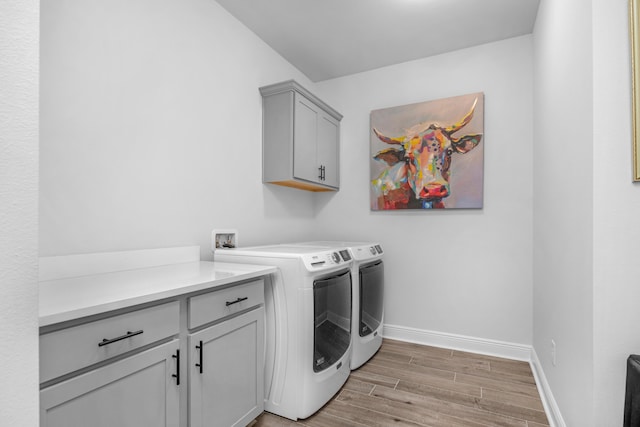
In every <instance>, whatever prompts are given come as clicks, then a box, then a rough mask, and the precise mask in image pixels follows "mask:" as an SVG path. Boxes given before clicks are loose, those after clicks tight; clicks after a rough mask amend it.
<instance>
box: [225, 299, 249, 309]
mask: <svg viewBox="0 0 640 427" xmlns="http://www.w3.org/2000/svg"><path fill="white" fill-rule="evenodd" d="M248 299H249V297H244V298H239V297H238V299H237V300H235V301H227V307H229V306H230V305H233V304H237V303H239V302H242V301H245V300H248Z"/></svg>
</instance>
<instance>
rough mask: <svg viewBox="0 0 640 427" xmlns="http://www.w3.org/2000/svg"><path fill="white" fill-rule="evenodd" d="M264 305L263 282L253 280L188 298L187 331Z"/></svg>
mask: <svg viewBox="0 0 640 427" xmlns="http://www.w3.org/2000/svg"><path fill="white" fill-rule="evenodd" d="M259 304H264V280H262V279H260V280H254V281H252V282H248V283H245V284H243V285H236V286H232V287H230V288H225V289H222V290H218V291H212V292H209V293H206V294H202V295H197V296H194V297H191V298H189V329H193V328H197V327H198V326H201V325H204V324H207V323H210V322H214V321H216V320H218V319H222V318H223V317H226V316H229V315H231V314H234V313H238V312H240V311H242V310H245V309H247V308H250V307H255V306H256V305H259Z"/></svg>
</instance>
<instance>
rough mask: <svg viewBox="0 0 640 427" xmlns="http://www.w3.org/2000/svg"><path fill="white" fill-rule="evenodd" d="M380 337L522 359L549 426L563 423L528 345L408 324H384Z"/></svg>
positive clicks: (536, 359)
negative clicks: (532, 377) (415, 326)
mask: <svg viewBox="0 0 640 427" xmlns="http://www.w3.org/2000/svg"><path fill="white" fill-rule="evenodd" d="M382 336H383V337H384V338H389V339H394V340H399V341H406V342H412V343H416V344H423V345H430V346H434V347H444V348H450V349H452V350H460V351H468V352H471V353H478V354H485V355H489V356H496V357H503V358H506V359H513V360H523V361H526V362H529V364H530V365H531V371H532V372H533V375H534V378H535V379H536V384H537V386H538V392H539V393H540V398H541V399H542V404H543V406H544V409H545V412H546V414H547V418H549V426H550V427H566V424H565V423H564V420H563V419H562V415H561V414H560V408H559V407H558V404H557V403H556V401H555V399H554V398H553V393H552V392H551V388H550V387H549V383H548V382H547V379H546V377H545V375H544V371H543V370H542V365H541V364H540V360H539V359H538V356H537V355H536V352H535V350H534V349H533V347H532V346H530V345H526V344H516V343H510V342H504V341H497V340H490V339H484V338H476V337H469V336H465V335H456V334H448V333H444V332H435V331H427V330H424V329H415V328H408V327H405V326H398V325H384V327H383V329H382Z"/></svg>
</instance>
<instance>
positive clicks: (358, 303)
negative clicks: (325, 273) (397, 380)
mask: <svg viewBox="0 0 640 427" xmlns="http://www.w3.org/2000/svg"><path fill="white" fill-rule="evenodd" d="M296 245H301V246H312V247H325V248H328V249H342V248H344V247H346V248H347V250H348V251H349V253H350V254H351V258H353V265H352V266H351V277H352V283H353V288H352V295H353V299H352V316H351V342H352V346H353V349H352V354H351V369H357V368H359V367H360V366H362V365H363V364H364V363H365V362H366V361H367V360H369V359H371V357H373V355H374V354H376V352H377V351H378V349H379V348H380V346H381V345H382V328H383V321H384V264H383V261H382V254H383V250H382V245H380V244H379V243H366V242H339V241H338V242H335V241H314V242H303V243H296Z"/></svg>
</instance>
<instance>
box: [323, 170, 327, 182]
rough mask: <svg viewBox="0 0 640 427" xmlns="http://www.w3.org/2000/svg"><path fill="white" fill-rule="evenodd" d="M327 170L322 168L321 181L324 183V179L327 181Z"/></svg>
mask: <svg viewBox="0 0 640 427" xmlns="http://www.w3.org/2000/svg"><path fill="white" fill-rule="evenodd" d="M326 172H327V168H326V167H324V166H322V180H323V181H324V180H325V179H327V173H326Z"/></svg>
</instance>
